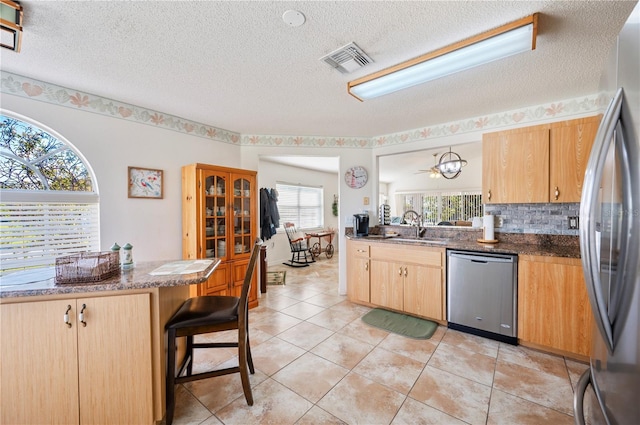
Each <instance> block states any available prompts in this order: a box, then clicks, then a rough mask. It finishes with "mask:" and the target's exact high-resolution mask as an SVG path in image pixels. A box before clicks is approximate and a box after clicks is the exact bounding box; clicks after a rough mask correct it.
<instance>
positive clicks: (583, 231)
mask: <svg viewBox="0 0 640 425" xmlns="http://www.w3.org/2000/svg"><path fill="white" fill-rule="evenodd" d="M622 97H623V95H622V89H618V91H617V92H616V95H615V97H614V98H613V99H612V100H611V103H610V104H609V106H608V107H607V110H606V111H605V113H604V116H603V117H602V122H601V123H600V126H599V127H598V132H597V133H596V137H595V140H594V142H593V147H592V148H591V155H590V157H589V162H588V164H587V171H586V172H585V175H584V184H583V186H582V197H581V199H580V222H581V223H583V225H582V226H580V254H581V256H582V268H583V271H584V280H585V283H586V285H587V292H588V293H589V301H590V303H591V309H592V310H593V316H594V319H595V322H596V325H597V326H598V329H599V330H600V334H601V335H602V339H603V340H604V341H605V344H606V346H607V348H608V350H609V352H610V353H611V352H613V332H612V329H611V323H610V322H609V318H608V314H607V305H606V303H605V298H604V295H603V293H602V283H601V281H600V264H598V261H596V259H597V258H598V252H597V250H596V246H597V245H598V244H596V241H595V236H596V213H597V211H598V202H599V201H598V192H599V190H600V187H599V185H600V181H601V180H602V170H603V168H604V163H605V160H606V157H607V151H608V148H609V143H610V142H611V140H612V138H613V133H614V131H615V129H616V126H617V124H618V119H619V118H620V109H621V106H622Z"/></svg>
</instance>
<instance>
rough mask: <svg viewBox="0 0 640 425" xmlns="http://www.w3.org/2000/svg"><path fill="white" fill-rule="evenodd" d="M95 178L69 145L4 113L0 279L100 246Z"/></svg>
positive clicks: (40, 127) (0, 157) (0, 117)
mask: <svg viewBox="0 0 640 425" xmlns="http://www.w3.org/2000/svg"><path fill="white" fill-rule="evenodd" d="M99 213H100V211H99V198H98V193H97V188H96V182H95V177H94V175H93V172H92V171H91V168H90V167H89V165H88V163H87V162H86V161H85V160H84V158H83V157H82V155H81V154H80V152H78V151H77V150H76V149H75V148H74V147H73V146H72V145H71V144H70V143H69V142H68V141H66V140H65V139H64V138H63V137H62V136H61V135H59V134H57V133H56V132H55V131H53V130H51V129H48V128H46V127H45V126H43V125H41V124H37V123H34V122H30V120H29V119H27V118H25V117H21V116H19V115H16V114H13V113H9V112H6V111H2V113H1V114H0V232H1V233H0V275H5V274H6V273H8V272H11V271H16V270H25V269H34V268H40V267H47V266H52V265H54V264H55V258H56V257H59V256H62V255H69V254H74V253H78V252H84V251H98V250H99V247H100V223H99V219H100V214H99Z"/></svg>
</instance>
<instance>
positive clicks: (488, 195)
mask: <svg viewBox="0 0 640 425" xmlns="http://www.w3.org/2000/svg"><path fill="white" fill-rule="evenodd" d="M487 199H489V200H491V191H489V192H487Z"/></svg>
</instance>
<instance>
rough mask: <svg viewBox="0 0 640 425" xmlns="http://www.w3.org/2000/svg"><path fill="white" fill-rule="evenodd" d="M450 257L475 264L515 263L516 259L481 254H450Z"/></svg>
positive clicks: (509, 256) (508, 256)
mask: <svg viewBox="0 0 640 425" xmlns="http://www.w3.org/2000/svg"><path fill="white" fill-rule="evenodd" d="M449 257H450V258H459V259H462V260H468V261H473V262H474V263H513V261H514V257H513V256H511V255H507V256H496V255H485V254H480V253H479V254H470V253H463V252H450V253H449Z"/></svg>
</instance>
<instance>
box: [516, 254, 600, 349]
mask: <svg viewBox="0 0 640 425" xmlns="http://www.w3.org/2000/svg"><path fill="white" fill-rule="evenodd" d="M592 323H593V315H592V312H591V306H590V304H589V297H588V295H587V289H586V286H585V282H584V275H583V271H582V263H581V262H580V260H579V259H575V258H560V257H546V256H529V255H520V256H519V257H518V338H519V340H520V342H521V343H523V344H525V345H532V346H535V347H540V348H543V349H548V350H549V351H554V352H558V353H560V354H565V353H568V354H576V355H578V357H588V356H589V351H590V349H591V331H592Z"/></svg>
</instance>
